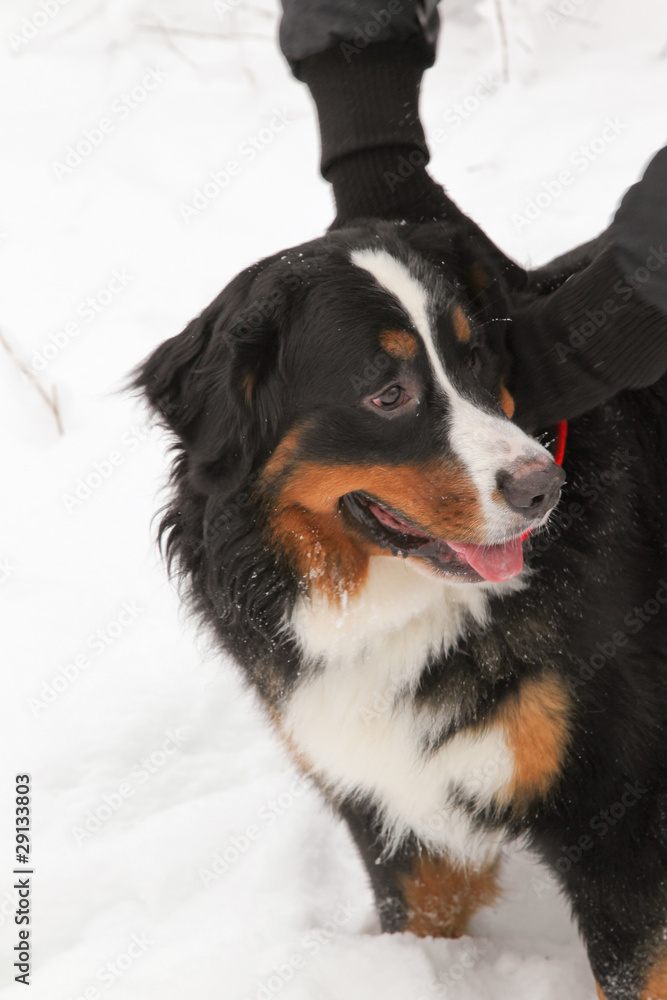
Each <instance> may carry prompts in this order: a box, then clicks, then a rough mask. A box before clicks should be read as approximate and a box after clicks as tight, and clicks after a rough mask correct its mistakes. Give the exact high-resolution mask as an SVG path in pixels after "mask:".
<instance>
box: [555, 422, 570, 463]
mask: <svg viewBox="0 0 667 1000" xmlns="http://www.w3.org/2000/svg"><path fill="white" fill-rule="evenodd" d="M566 441H567V420H561V422H560V423H559V424H556V450H555V452H554V462H555V463H556V465H562V464H563V459H564V458H565V442H566Z"/></svg>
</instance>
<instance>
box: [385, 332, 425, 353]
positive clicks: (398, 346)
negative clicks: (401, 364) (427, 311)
mask: <svg viewBox="0 0 667 1000" xmlns="http://www.w3.org/2000/svg"><path fill="white" fill-rule="evenodd" d="M380 346H381V347H382V348H383V350H385V351H386V352H387V354H391V356H392V358H400V360H401V361H409V360H410V359H411V358H414V357H415V355H416V354H417V338H416V337H415V336H414V334H412V333H407V331H405V330H383V331H382V333H381V334H380Z"/></svg>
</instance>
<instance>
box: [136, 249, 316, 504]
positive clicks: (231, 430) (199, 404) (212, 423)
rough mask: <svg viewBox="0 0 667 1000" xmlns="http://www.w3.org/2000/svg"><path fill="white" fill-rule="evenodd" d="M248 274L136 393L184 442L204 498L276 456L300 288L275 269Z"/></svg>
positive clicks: (157, 355) (142, 377)
mask: <svg viewBox="0 0 667 1000" xmlns="http://www.w3.org/2000/svg"><path fill="white" fill-rule="evenodd" d="M273 260H274V259H273V258H270V259H268V260H267V261H262V262H260V263H259V264H257V265H254V266H253V267H251V268H248V269H247V270H246V271H243V272H242V273H241V274H240V275H238V276H237V277H236V278H234V280H233V281H232V282H231V283H230V284H229V285H228V286H227V288H226V289H225V290H224V291H223V292H222V293H221V294H220V295H219V296H218V297H217V298H216V299H215V300H214V301H213V302H212V303H211V305H210V306H208V308H207V309H205V310H204V312H203V313H202V314H201V315H200V316H198V317H197V318H196V319H194V320H192V322H191V323H189V324H188V325H187V327H186V328H185V330H184V331H183V332H182V333H180V334H178V336H176V337H172V338H171V339H170V340H167V341H166V342H165V343H164V344H162V345H161V346H160V347H158V348H157V350H156V351H155V352H154V353H153V354H152V355H150V357H148V358H147V359H146V361H144V362H143V364H142V365H140V367H139V368H138V370H137V371H136V373H135V376H134V380H133V385H134V388H135V389H138V390H140V391H141V392H142V393H143V394H144V395H145V396H146V397H147V399H148V401H149V403H150V405H151V406H152V407H153V409H154V410H155V411H156V412H157V414H158V415H159V416H160V418H161V419H162V420H163V421H164V423H165V424H166V425H167V426H168V427H169V429H170V430H172V431H173V432H174V434H175V435H176V436H177V437H178V438H179V441H180V443H181V445H182V451H183V454H184V456H185V461H186V462H187V474H188V476H189V478H190V480H191V482H192V484H193V485H194V486H195V487H196V488H197V489H198V490H199V491H201V492H204V493H211V492H223V493H228V492H230V491H231V490H233V489H235V488H236V487H237V486H239V485H240V484H241V483H243V482H244V480H245V479H247V477H248V476H249V474H250V473H251V471H252V470H253V468H255V467H256V466H257V465H258V464H259V463H260V462H261V460H262V458H263V457H265V455H266V454H267V453H268V451H269V450H270V447H271V444H272V442H273V440H274V439H275V436H276V434H277V432H278V427H279V422H280V415H281V412H282V406H281V396H282V388H283V385H282V381H283V380H282V378H281V371H280V358H281V346H282V343H283V337H284V335H285V331H286V328H287V325H288V322H289V313H290V310H291V303H292V298H293V294H294V291H295V287H296V286H298V281H297V280H296V279H294V278H293V277H292V276H290V275H285V274H284V273H281V270H280V268H279V267H278V266H274V267H270V266H269V265H270V264H271V263H272V261H273Z"/></svg>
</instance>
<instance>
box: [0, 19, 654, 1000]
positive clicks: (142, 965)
mask: <svg viewBox="0 0 667 1000" xmlns="http://www.w3.org/2000/svg"><path fill="white" fill-rule="evenodd" d="M502 7H503V10H504V15H505V20H506V22H507V27H508V33H509V45H508V50H507V58H508V63H509V82H504V81H503V80H502V79H501V76H502V71H503V67H502V59H501V52H500V49H499V48H498V43H497V36H498V26H497V22H496V20H495V10H496V5H495V4H494V3H492V2H491V0H484V2H483V3H479V4H478V5H477V6H476V7H475V8H474V9H473V8H471V7H470V6H466V7H461V8H460V9H459V8H457V7H456V5H455V3H454V2H450V3H445V4H443V13H444V21H445V29H444V32H443V35H442V38H441V45H440V52H439V58H438V62H437V65H436V67H435V69H434V70H432V71H431V72H430V73H429V74H428V78H427V81H426V84H425V89H424V97H423V112H424V119H425V123H426V126H427V130H428V132H429V133H430V134H431V135H432V137H433V139H432V147H433V159H432V170H433V173H434V174H435V176H436V177H438V178H439V179H441V180H444V181H446V183H447V187H448V190H449V191H450V193H451V194H452V196H453V197H454V198H455V199H456V200H457V201H458V202H459V203H460V204H461V206H462V207H463V208H464V209H465V210H467V211H469V212H470V213H471V214H472V215H473V216H474V217H475V218H476V219H477V221H479V222H480V223H481V224H482V225H483V226H485V227H486V228H487V230H488V231H489V233H490V235H491V236H492V237H493V238H494V239H496V240H497V241H498V242H499V243H500V245H501V246H502V247H503V248H504V249H505V250H506V251H508V252H509V253H511V254H513V255H514V256H515V257H516V258H518V259H520V260H521V261H522V262H524V263H529V262H532V263H540V262H542V261H544V260H547V259H548V258H550V257H551V256H554V255H555V254H557V253H559V252H561V251H563V250H565V249H567V248H569V247H570V246H572V245H574V244H576V243H578V242H582V241H584V240H586V239H588V238H589V237H591V236H593V235H595V234H596V233H597V232H598V231H599V230H600V229H601V228H602V227H604V226H605V225H606V223H607V221H608V219H609V217H610V214H611V213H612V212H613V209H614V207H615V206H616V204H617V203H618V200H619V198H620V196H621V194H622V192H623V190H624V189H625V188H626V187H627V186H628V185H629V184H630V183H632V182H633V180H635V179H636V178H637V176H638V175H639V174H640V173H641V170H642V168H643V166H644V165H645V163H646V161H647V160H648V158H649V157H650V155H651V153H652V151H654V150H655V149H657V148H658V147H659V146H661V145H662V143H663V142H664V138H665V133H664V114H663V112H664V108H663V104H664V92H665V85H666V84H667V58H666V55H667V51H666V49H665V47H664V39H665V28H667V9H666V8H665V7H664V3H663V2H662V0H634V2H633V3H632V4H628V3H627V0H604V2H603V0H554V3H553V4H552V6H551V7H550V8H547V7H546V6H545V3H544V2H543V0H526V2H525V3H523V4H521V5H520V4H518V3H511V2H510V0H503V4H502ZM568 11H569V13H568ZM554 12H555V13H554ZM559 12H560V13H559ZM547 13H550V14H551V17H550V18H549V17H547ZM40 14H41V16H40ZM554 17H555V18H556V20H554ZM276 18H277V10H276V8H275V5H274V4H273V3H271V2H269V0H262V2H261V3H258V2H256V3H255V4H253V5H250V4H248V3H246V2H245V0H241V2H233V0H229V2H226V3H225V2H222V0H218V2H217V3H212V4H193V5H190V7H188V6H187V5H186V4H185V3H180V2H178V0H162V2H161V3H158V2H157V0H153V2H147V0H144V2H136V0H135V2H133V3H129V2H114V3H113V4H112V3H106V4H105V3H98V4H88V5H86V4H85V3H84V2H83V0H71V2H69V3H65V2H64V0H42V3H41V4H39V3H35V4H33V3H30V4H29V3H25V2H19V0H5V3H4V4H3V7H2V10H1V11H0V39H1V44H2V48H3V52H2V57H1V63H0V84H1V85H2V88H3V90H4V91H5V93H7V92H9V93H10V94H11V100H9V101H6V102H5V104H4V108H3V111H2V134H3V146H4V155H3V157H2V159H1V161H0V178H1V184H2V191H3V193H4V197H3V198H2V201H1V205H0V265H1V267H0V271H1V274H2V279H1V282H2V299H1V301H2V305H1V306H0V331H1V332H2V334H3V336H4V338H5V340H6V341H7V342H8V344H9V345H10V346H11V348H12V349H13V351H14V353H15V355H16V356H17V357H18V358H19V359H22V360H23V362H24V364H25V365H26V366H27V367H28V368H30V367H31V366H33V371H35V370H36V369H38V370H37V378H38V380H39V382H40V385H41V387H42V389H43V391H44V392H46V393H49V394H51V393H52V392H53V391H54V390H55V392H56V394H57V401H58V408H59V412H60V416H61V420H62V424H63V431H64V432H63V433H62V434H59V433H58V431H57V428H56V423H55V420H54V416H53V413H52V412H51V410H50V409H49V408H48V407H47V405H46V404H45V402H44V400H43V398H42V397H41V396H40V395H39V393H38V392H37V390H36V388H35V386H34V385H33V384H31V383H30V382H28V381H26V380H25V379H23V378H22V377H21V374H20V372H19V369H18V367H17V365H16V362H15V360H12V359H10V357H9V355H8V354H7V352H6V351H5V350H4V349H2V348H1V347H0V420H1V424H0V426H1V427H2V431H1V432H0V434H1V437H0V441H1V444H2V469H3V489H2V495H1V504H2V508H1V511H2V524H3V527H4V529H5V530H4V531H3V533H2V541H1V542H0V597H1V599H2V603H1V608H2V635H3V649H4V656H3V661H4V670H3V698H2V707H1V709H0V740H1V741H2V760H3V775H2V781H1V783H0V788H1V789H2V791H1V792H0V847H1V850H0V970H1V971H0V976H1V977H2V978H1V979H0V984H1V985H0V1000H13V998H14V997H19V996H22V995H23V994H22V986H21V985H20V984H16V983H15V982H14V981H13V977H14V974H15V970H14V969H13V967H12V962H13V961H14V958H13V957H12V955H13V952H12V948H13V947H14V945H15V944H16V943H17V940H18V937H17V931H18V928H17V927H16V925H15V924H14V922H13V911H14V908H15V906H16V901H15V893H14V891H13V890H12V888H11V887H12V884H13V875H12V868H13V865H14V849H13V837H14V830H13V824H12V816H13V797H12V790H13V785H14V776H15V775H16V774H20V773H21V774H22V773H25V772H29V773H30V774H31V775H32V785H33V799H32V808H33V817H34V827H33V830H32V844H33V848H34V854H33V861H34V876H33V894H32V907H33V909H32V917H33V922H32V924H31V930H32V937H31V941H32V947H33V975H32V980H33V983H32V991H31V994H30V995H31V997H32V998H33V1000H42V998H48V1000H75V998H77V1000H78V998H84V997H85V998H87V1000H93V998H97V997H104V996H107V995H109V996H113V997H118V998H123V1000H135V998H142V1000H143V998H147V997H153V996H156V995H159V996H160V997H161V998H162V1000H171V998H177V997H179V998H180V997H182V996H201V997H206V998H216V1000H218V998H221V1000H227V998H229V1000H251V998H252V1000H256V998H267V997H274V996H280V997H281V998H285V1000H302V998H304V1000H305V998H307V1000H315V998H317V1000H320V998H326V1000H357V998H359V1000H362V998H363V1000H368V998H369V997H382V998H383V1000H422V998H423V1000H438V998H443V997H447V998H452V1000H472V998H479V1000H491V998H493V1000H556V998H561V997H562V996H568V997H569V998H570V1000H589V998H591V997H592V996H593V995H594V989H593V982H592V977H591V974H590V971H589V969H588V965H587V962H586V958H585V954H584V951H583V948H582V947H581V945H580V943H579V941H578V939H577V934H576V931H575V929H574V928H573V926H572V924H571V923H570V920H569V916H568V912H567V909H566V907H565V906H564V904H563V902H562V901H561V900H560V898H559V895H558V892H557V890H556V888H555V887H554V885H553V883H552V882H551V881H550V880H549V878H548V876H546V875H545V873H544V871H543V870H542V869H540V868H539V867H538V866H536V865H535V863H534V862H533V861H532V860H531V859H530V858H529V857H527V856H526V855H525V854H523V853H522V852H521V851H519V850H517V851H515V852H513V853H512V856H511V858H510V859H509V861H508V863H507V865H506V867H505V869H504V874H503V883H504V884H505V886H506V894H505V897H504V900H503V901H502V902H501V903H499V904H498V905H497V906H496V907H494V908H493V909H492V910H487V911H485V912H483V913H481V914H480V915H478V917H477V918H476V919H475V920H474V922H473V926H472V934H473V936H472V937H469V938H464V939H462V940H460V941H432V940H426V941H421V940H418V939H417V938H414V937H412V936H411V935H409V934H406V935H396V936H382V935H380V934H379V933H378V926H377V921H376V918H375V915H374V912H373V906H372V900H371V895H370V891H369V889H368V887H367V885H366V882H365V878H364V876H363V873H362V870H361V865H360V862H359V860H358V859H357V857H356V854H355V851H354V848H353V846H352V843H351V840H350V837H349V835H348V834H347V832H346V830H345V829H344V828H343V827H342V825H340V824H339V823H338V822H337V821H336V819H335V818H334V816H333V815H332V814H331V813H330V812H329V811H328V810H327V809H326V808H324V807H323V805H322V804H321V802H320V801H319V799H318V796H317V793H316V792H315V791H314V790H313V789H312V788H310V787H308V786H307V784H304V782H303V781H302V780H300V779H298V776H297V774H296V772H295V771H294V770H293V769H292V768H291V766H290V764H289V762H288V760H287V758H286V756H285V753H284V751H283V750H282V748H281V747H280V745H279V744H278V742H277V740H276V739H275V737H274V736H273V735H272V734H271V732H270V731H269V728H268V726H267V725H266V723H265V722H264V720H263V719H262V717H261V715H260V713H259V712H258V710H257V708H256V707H255V704H254V702H253V700H252V698H251V696H250V695H249V694H248V693H247V692H246V691H245V690H244V689H243V688H242V686H241V684H240V682H239V679H238V677H237V674H236V673H235V670H234V668H233V667H232V666H231V665H230V664H228V663H227V662H225V661H224V660H223V659H222V658H221V657H220V656H218V655H214V654H212V653H211V651H210V650H209V648H208V646H207V643H206V640H205V638H203V637H201V636H198V635H197V633H196V631H195V629H194V627H193V625H192V624H191V623H190V622H189V621H188V620H187V617H186V616H185V615H184V613H183V611H182V610H181V609H180V606H179V601H178V598H177V595H176V594H175V592H174V589H173V586H172V585H171V584H170V583H169V582H168V581H167V580H166V576H165V572H164V569H163V567H162V565H161V563H160V560H159V557H158V555H157V553H156V551H155V546H154V542H153V535H152V525H151V518H152V516H153V514H154V512H155V510H156V509H157V507H158V506H159V504H160V502H161V496H162V494H161V489H162V486H163V484H164V479H165V470H166V464H167V455H166V445H167V442H166V441H165V437H164V435H163V434H162V433H161V432H160V431H158V430H157V429H155V428H154V427H151V426H150V424H149V423H148V421H147V418H146V414H145V413H144V412H143V411H142V409H141V407H140V406H139V404H138V403H137V402H136V401H134V400H132V399H129V398H128V397H127V396H126V395H124V394H123V393H122V391H121V390H122V385H123V380H124V378H125V377H126V375H127V372H128V371H129V369H130V368H131V367H132V366H133V365H135V364H136V363H137V362H138V361H139V360H140V359H141V358H143V357H144V356H145V355H146V354H147V353H148V352H149V351H150V350H151V349H152V348H153V347H155V346H156V345H157V344H158V343H160V342H161V341H162V340H163V339H165V338H166V337H168V336H171V335H172V334H174V333H176V332H178V330H179V329H181V328H182V326H183V325H184V324H185V322H186V321H187V320H188V319H190V318H191V317H192V316H193V315H194V314H195V313H196V312H197V311H199V310H200V309H201V308H202V307H203V306H204V305H205V304H207V303H208V302H209V300H210V299H211V298H212V297H213V296H214V295H215V294H216V293H217V292H218V291H219V290H220V288H221V287H222V286H223V285H224V284H225V283H226V282H227V281H228V280H229V279H230V278H231V277H232V276H233V275H234V274H235V273H236V272H237V271H238V270H239V269H240V268H242V267H243V266H245V265H246V264H248V263H250V262H251V261H252V260H254V259H256V258H258V257H260V256H264V255H266V254H268V253H271V252H273V251H275V250H277V249H280V248H282V247H286V246H289V245H292V244H295V243H298V242H300V241H302V240H305V239H308V238H310V237H312V236H316V235H318V234H320V233H321V232H322V231H323V230H324V228H325V227H326V226H327V224H328V223H329V221H330V219H331V217H332V207H331V201H330V196H329V192H328V190H327V186H326V185H325V184H324V182H323V181H322V180H321V179H320V178H319V177H318V174H317V162H318V144H317V132H316V126H315V121H314V115H313V110H312V107H311V105H310V102H309V98H308V95H307V93H306V92H305V90H304V89H303V88H302V87H301V85H299V84H298V83H297V82H296V81H294V80H293V79H292V78H291V77H290V74H289V72H288V69H287V67H286V66H285V65H284V64H283V61H282V59H281V56H280V54H279V52H278V50H277V46H276V44H275V41H274V36H275V30H276ZM21 32H23V35H21V34H20V33H21ZM24 35H27V36H30V37H24ZM17 38H18V39H19V41H18V42H17ZM124 95H129V97H128V96H124ZM133 95H134V96H133ZM457 105H458V106H459V109H460V110H457ZM610 123H611V124H610ZM262 130H264V131H262ZM86 135H87V137H88V140H89V142H90V144H91V145H90V149H89V150H88V147H87V146H85V144H84V146H83V147H82V148H83V149H84V150H86V151H87V153H86V155H84V156H82V157H81V161H80V162H79V163H78V164H77V165H74V166H71V167H70V168H69V169H63V168H62V167H58V166H57V164H62V163H63V162H64V161H65V157H66V155H67V150H68V147H69V146H71V145H73V146H75V147H76V145H77V144H78V143H80V141H81V140H82V139H84V138H86ZM253 137H258V138H257V142H258V143H259V144H260V146H261V150H260V151H256V152H255V155H253V153H252V149H253V146H252V140H253ZM69 162H70V163H71V164H73V163H74V162H75V161H74V160H73V159H72V157H71V155H70V160H69ZM232 162H236V164H237V165H238V167H237V168H236V167H233V166H231V167H230V163H232ZM211 172H213V173H216V172H217V174H218V181H217V182H216V183H217V190H216V188H215V186H214V185H213V184H209V186H208V187H205V185H207V182H210V180H211V179H210V174H211ZM563 172H567V173H568V174H569V179H568V180H567V182H565V181H564V180H563V177H562V176H561V178H560V180H559V175H562V174H563ZM559 184H560V186H561V190H559V188H558V185H559ZM197 188H199V189H202V188H203V189H204V190H203V194H202V195H201V196H200V198H199V201H196V200H195V191H196V189H197ZM207 192H208V193H207ZM538 195H540V196H541V197H540V198H539V199H538ZM536 199H537V200H536ZM528 202H533V203H534V204H535V205H536V208H537V210H536V211H535V209H532V210H531V209H530V208H527V203H528ZM192 205H199V206H200V207H198V208H196V210H195V211H194V212H188V211H187V210H186V209H184V206H192ZM531 214H532V215H533V216H534V218H532V219H529V218H528V215H531ZM86 822H87V823H88V827H86Z"/></svg>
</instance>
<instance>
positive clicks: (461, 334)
mask: <svg viewBox="0 0 667 1000" xmlns="http://www.w3.org/2000/svg"><path fill="white" fill-rule="evenodd" d="M452 319H453V320H454V332H455V333H456V339H457V340H458V341H459V342H460V343H461V344H467V343H468V342H469V341H470V324H469V323H468V320H467V319H466V317H465V313H464V312H463V309H461V306H458V305H457V306H454V308H453V309H452Z"/></svg>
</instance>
